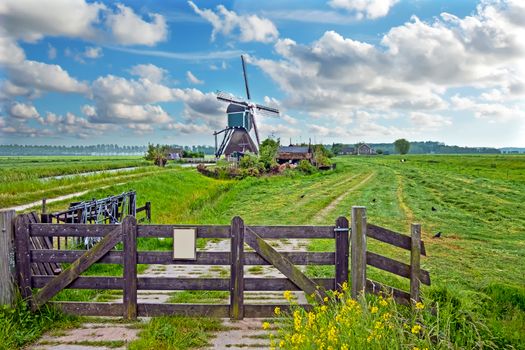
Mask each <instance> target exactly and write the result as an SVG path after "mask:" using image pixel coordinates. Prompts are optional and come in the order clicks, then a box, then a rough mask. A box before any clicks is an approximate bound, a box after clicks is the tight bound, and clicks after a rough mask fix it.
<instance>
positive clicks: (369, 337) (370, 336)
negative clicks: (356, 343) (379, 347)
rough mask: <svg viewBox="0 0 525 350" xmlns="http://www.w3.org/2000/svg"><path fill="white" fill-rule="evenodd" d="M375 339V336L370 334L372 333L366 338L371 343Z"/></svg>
mask: <svg viewBox="0 0 525 350" xmlns="http://www.w3.org/2000/svg"><path fill="white" fill-rule="evenodd" d="M373 339H374V337H373V336H372V334H370V335H369V336H368V337H367V338H366V341H367V342H369V343H370V342H371V341H372V340H373Z"/></svg>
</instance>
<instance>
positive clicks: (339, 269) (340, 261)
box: [335, 216, 350, 289]
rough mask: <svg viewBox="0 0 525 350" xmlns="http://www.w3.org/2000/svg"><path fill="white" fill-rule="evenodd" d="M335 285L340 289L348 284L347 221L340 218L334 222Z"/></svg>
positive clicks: (342, 217) (348, 248) (348, 247)
mask: <svg viewBox="0 0 525 350" xmlns="http://www.w3.org/2000/svg"><path fill="white" fill-rule="evenodd" d="M335 226H336V229H335V252H336V253H335V256H336V258H335V285H336V287H337V288H338V289H341V286H342V285H343V283H347V284H348V258H349V255H350V252H349V250H350V245H349V228H348V219H347V218H345V217H344V216H341V217H339V218H338V219H337V221H336V222H335Z"/></svg>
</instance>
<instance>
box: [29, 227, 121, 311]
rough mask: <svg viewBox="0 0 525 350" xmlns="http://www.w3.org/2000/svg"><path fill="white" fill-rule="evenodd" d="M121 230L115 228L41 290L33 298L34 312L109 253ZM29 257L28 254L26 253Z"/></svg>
mask: <svg viewBox="0 0 525 350" xmlns="http://www.w3.org/2000/svg"><path fill="white" fill-rule="evenodd" d="M121 238H122V237H121V228H120V226H117V227H116V228H114V230H113V231H112V232H110V233H109V234H108V235H107V236H105V237H104V238H102V240H101V241H100V242H98V243H97V244H96V245H95V246H94V247H93V248H91V249H90V250H88V251H86V253H84V255H82V256H81V257H80V258H79V259H78V260H76V261H75V262H73V263H72V264H71V265H70V266H68V267H67V268H66V269H65V270H64V271H62V272H61V273H60V275H58V276H56V277H55V278H53V280H51V282H49V283H48V284H47V285H46V286H45V287H44V288H42V289H41V290H40V291H39V292H38V293H37V294H36V295H35V296H34V304H33V305H32V309H33V310H35V309H37V308H39V307H40V306H42V305H43V304H44V303H46V302H47V301H48V300H49V299H51V298H52V297H53V296H54V295H55V294H56V293H58V292H60V290H62V289H63V288H65V287H67V285H69V284H70V283H71V282H73V281H74V280H75V279H76V278H77V277H78V276H80V274H82V273H83V272H84V271H86V270H87V269H88V268H89V267H90V266H91V265H93V264H94V263H95V262H97V261H98V260H99V259H100V258H101V257H103V256H104V255H105V254H106V253H107V252H108V251H110V250H111V249H112V248H113V247H114V246H115V244H117V243H118V242H120V240H121ZM28 257H29V252H28Z"/></svg>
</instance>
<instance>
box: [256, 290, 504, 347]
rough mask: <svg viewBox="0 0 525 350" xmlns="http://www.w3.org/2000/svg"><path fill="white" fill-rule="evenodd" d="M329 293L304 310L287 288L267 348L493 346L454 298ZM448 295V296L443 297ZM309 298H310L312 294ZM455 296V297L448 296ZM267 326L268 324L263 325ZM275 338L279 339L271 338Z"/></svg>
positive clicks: (470, 312)
mask: <svg viewBox="0 0 525 350" xmlns="http://www.w3.org/2000/svg"><path fill="white" fill-rule="evenodd" d="M343 291H344V292H338V291H333V292H328V296H327V297H326V298H325V299H324V302H321V303H313V309H312V310H311V311H306V310H305V309H304V308H302V307H300V306H298V305H297V302H296V301H295V300H294V298H293V297H292V294H291V293H290V292H285V293H284V297H285V298H286V299H287V300H289V302H290V304H291V309H290V312H289V313H284V312H282V311H281V310H280V309H276V310H275V313H276V316H278V317H279V318H278V319H276V320H275V322H276V323H278V334H277V335H276V336H273V335H270V339H271V343H272V344H271V347H273V348H277V347H278V348H280V349H334V350H335V349H458V348H463V349H496V348H498V345H496V343H495V342H494V340H495V339H494V336H493V334H492V333H491V331H490V330H489V329H488V327H487V326H486V325H485V324H484V323H483V320H482V318H480V316H479V314H477V313H476V312H474V311H473V310H470V309H469V308H468V307H467V306H466V305H463V304H462V302H461V301H460V302H459V303H460V304H462V305H461V307H460V308H456V306H457V302H458V300H456V301H454V302H452V303H448V302H436V303H435V304H433V303H430V302H429V303H428V304H427V303H417V304H416V305H415V306H414V307H407V306H402V305H398V304H397V303H396V302H395V301H394V300H393V299H392V297H391V296H387V295H386V294H385V295H383V296H378V297H377V296H373V295H367V296H366V297H360V298H358V300H354V299H352V298H351V297H350V294H349V292H348V285H346V284H344V285H343ZM443 296H444V297H445V299H448V298H450V297H451V295H442V297H443ZM312 297H313V296H312ZM452 299H454V297H452ZM263 326H264V328H269V326H270V325H269V324H265V325H263ZM276 339H278V340H276Z"/></svg>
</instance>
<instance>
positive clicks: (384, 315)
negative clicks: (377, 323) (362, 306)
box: [382, 312, 391, 321]
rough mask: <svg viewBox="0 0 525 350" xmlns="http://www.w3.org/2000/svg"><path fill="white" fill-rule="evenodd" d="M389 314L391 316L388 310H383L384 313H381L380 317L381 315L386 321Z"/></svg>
mask: <svg viewBox="0 0 525 350" xmlns="http://www.w3.org/2000/svg"><path fill="white" fill-rule="evenodd" d="M390 316H391V315H390V313H389V312H385V313H384V314H383V316H382V317H383V320H385V321H386V320H388V319H389V318H390Z"/></svg>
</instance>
